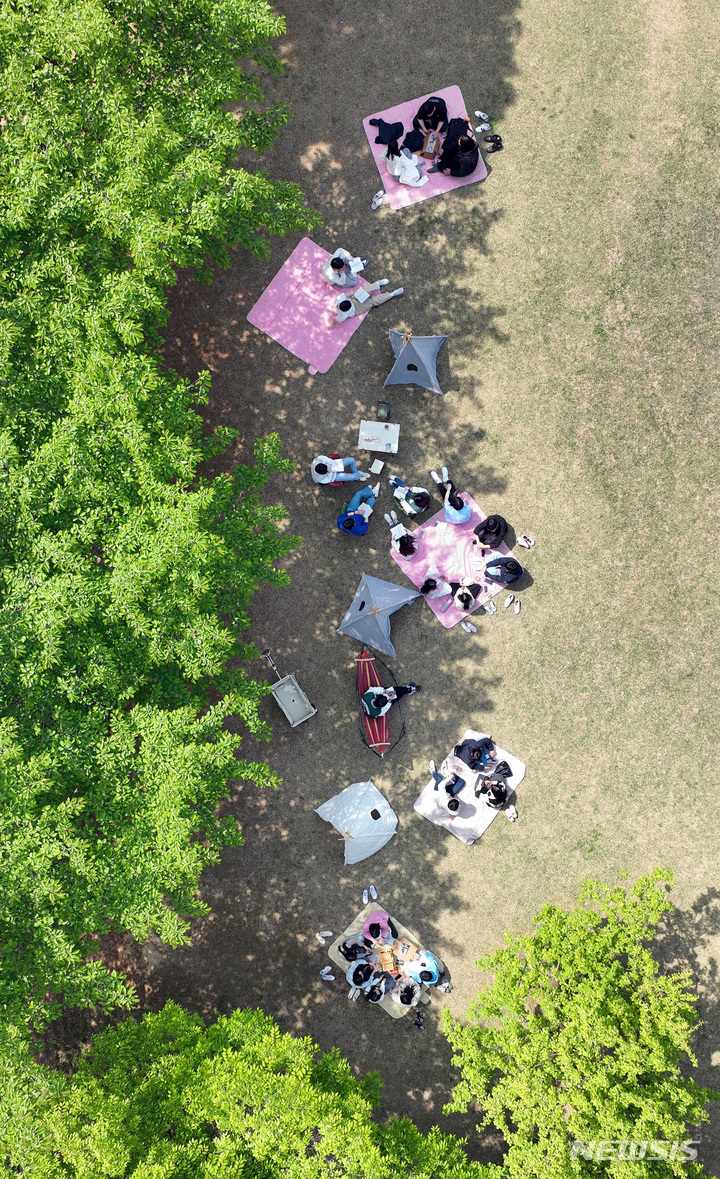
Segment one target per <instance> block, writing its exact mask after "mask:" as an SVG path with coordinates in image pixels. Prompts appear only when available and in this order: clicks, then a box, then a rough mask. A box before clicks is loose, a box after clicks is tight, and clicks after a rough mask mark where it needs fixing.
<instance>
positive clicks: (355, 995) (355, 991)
mask: <svg viewBox="0 0 720 1179" xmlns="http://www.w3.org/2000/svg"><path fill="white" fill-rule="evenodd" d="M348 998H350V999H352V1001H353V1003H354V1002H355V1000H356V999H359V998H360V987H350V993H349V995H348Z"/></svg>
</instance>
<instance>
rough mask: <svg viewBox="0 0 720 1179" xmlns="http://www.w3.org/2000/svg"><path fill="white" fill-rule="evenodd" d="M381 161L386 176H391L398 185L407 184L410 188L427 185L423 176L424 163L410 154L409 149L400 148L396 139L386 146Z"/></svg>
mask: <svg viewBox="0 0 720 1179" xmlns="http://www.w3.org/2000/svg"><path fill="white" fill-rule="evenodd" d="M381 159H383V160H384V161H385V167H386V168H387V170H388V175H389V176H393V177H394V178H395V180H397V181H398V182H399V183H400V184H408V185H409V186H410V188H420V186H421V185H423V184H427V182H428V178H427V176H423V174H422V170H423V167H424V166H425V164H424V161H423V160H421V159H420V158H419V157H418V156H416V155H415V154H414V152H411V151H410V149H409V148H407V147H403V148H401V147H400V145H399V144H398V141H397V139H393V141H392V143H389V144H388V145H387V149H386V151H384V152H383V154H382V156H381Z"/></svg>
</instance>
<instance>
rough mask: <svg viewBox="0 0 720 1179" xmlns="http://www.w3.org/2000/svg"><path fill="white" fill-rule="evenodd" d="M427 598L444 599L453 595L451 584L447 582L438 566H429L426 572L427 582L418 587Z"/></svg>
mask: <svg viewBox="0 0 720 1179" xmlns="http://www.w3.org/2000/svg"><path fill="white" fill-rule="evenodd" d="M418 588H419V590H420V593H421V594H422V595H423V596H424V597H426V598H431V599H433V598H444V597H447V595H448V594H451V593H452V590H451V589H450V582H449V581H446V580H445V578H444V577H443V575H442V573H441V572H440V570H439V569H438V567H437V565H429V566H428V568H427V570H426V572H425V580H424V581H423V583H422V585H421V586H419V587H418Z"/></svg>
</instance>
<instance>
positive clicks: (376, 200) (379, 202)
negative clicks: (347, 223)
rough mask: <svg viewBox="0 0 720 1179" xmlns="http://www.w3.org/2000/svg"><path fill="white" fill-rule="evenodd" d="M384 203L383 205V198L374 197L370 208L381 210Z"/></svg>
mask: <svg viewBox="0 0 720 1179" xmlns="http://www.w3.org/2000/svg"><path fill="white" fill-rule="evenodd" d="M382 203H383V200H382V197H373V199H372V204H371V205H370V208H371V209H373V210H375V209H379V208H380V206H381V205H382Z"/></svg>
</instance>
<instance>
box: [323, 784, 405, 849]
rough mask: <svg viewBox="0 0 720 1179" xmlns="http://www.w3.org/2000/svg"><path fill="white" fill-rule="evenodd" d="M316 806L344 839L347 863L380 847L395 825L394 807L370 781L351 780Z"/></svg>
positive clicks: (393, 832)
mask: <svg viewBox="0 0 720 1179" xmlns="http://www.w3.org/2000/svg"><path fill="white" fill-rule="evenodd" d="M315 809H316V813H317V814H318V815H319V816H320V818H321V819H325V821H326V822H327V823H332V825H333V827H335V829H336V830H337V831H339V832H340V834H341V835H342V837H343V839H344V840H345V863H346V864H357V863H358V862H359V861H360V860H365V859H367V857H368V856H372V855H374V854H375V852H376V851H380V848H381V847H384V846H385V844H386V843H387V842H388V840H390V839H392V837H393V835H394V834H395V831H396V828H397V825H398V820H397V815H396V814H395V811H394V810H393V809H392V807H391V806H390V803H389V802H388V800H387V799H386V798H384V797H383V795H382V794H381V793H380V791H379V790H378V789H377V787H376V786H375V785H374V783H373V782H372V781H369V782H353V784H352V786H348V787H347V789H346V790H342V791H341V792H340V794H336V795H335V797H334V798H329V799H328V801H327V802H324V803H323V804H322V806H319V807H316V808H315Z"/></svg>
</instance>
